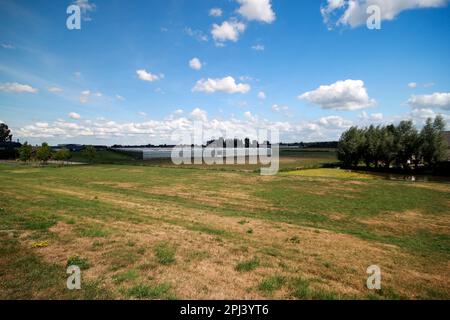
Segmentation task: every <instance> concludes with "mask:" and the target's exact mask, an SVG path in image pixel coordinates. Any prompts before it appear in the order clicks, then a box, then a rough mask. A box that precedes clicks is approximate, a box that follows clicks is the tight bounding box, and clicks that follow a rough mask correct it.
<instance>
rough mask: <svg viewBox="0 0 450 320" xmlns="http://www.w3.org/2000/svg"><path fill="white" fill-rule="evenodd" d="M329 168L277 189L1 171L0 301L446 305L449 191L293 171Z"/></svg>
mask: <svg viewBox="0 0 450 320" xmlns="http://www.w3.org/2000/svg"><path fill="white" fill-rule="evenodd" d="M329 160H330V161H332V160H333V159H332V157H329V156H328V155H326V154H325V155H323V154H318V155H311V154H310V155H308V156H305V155H303V156H299V155H298V154H295V155H284V156H283V158H282V167H283V168H285V171H286V172H281V173H280V174H279V175H278V176H273V177H262V176H260V175H258V174H257V173H256V172H254V171H253V168H249V170H244V171H239V170H235V169H231V168H228V167H224V168H220V170H208V168H206V167H192V168H190V169H186V168H174V167H172V166H169V165H168V164H166V163H156V164H155V163H153V165H142V166H136V165H129V164H127V163H126V161H128V160H127V159H123V161H124V162H123V163H124V164H122V165H108V164H94V165H82V166H65V167H55V166H48V167H33V166H22V165H17V164H0V179H1V181H2V183H1V184H0V199H1V200H0V229H1V230H0V241H1V246H0V298H2V299H28V298H33V299H41V298H51V299H61V298H69V299H108V298H124V299H266V298H267V299H270V298H273V299H347V298H350V299H428V298H432V299H449V298H450V282H449V277H448V273H449V271H450V267H449V261H450V260H449V258H450V210H449V209H450V197H449V194H450V184H446V183H410V182H403V181H389V180H383V179H380V178H379V177H378V178H375V177H373V176H370V175H368V174H358V173H350V172H346V171H343V170H337V169H311V170H306V171H292V172H288V170H287V169H288V168H292V170H294V169H296V168H303V167H314V166H316V165H318V164H321V163H327V162H329ZM130 161H131V160H130ZM70 264H77V265H78V266H80V267H81V269H82V290H77V291H69V290H68V289H66V279H67V276H68V275H66V273H65V271H66V266H67V265H70ZM374 264H375V265H378V266H380V268H381V270H382V290H380V291H371V290H368V289H367V288H366V279H367V276H368V275H367V274H366V268H367V267H368V266H370V265H374Z"/></svg>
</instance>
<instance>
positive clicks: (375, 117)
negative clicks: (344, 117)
mask: <svg viewBox="0 0 450 320" xmlns="http://www.w3.org/2000/svg"><path fill="white" fill-rule="evenodd" d="M358 117H359V119H360V120H365V121H367V120H370V121H375V122H377V121H382V120H383V118H384V115H383V114H382V113H372V114H370V115H369V114H367V112H365V111H363V112H361V114H360V115H359V116H358Z"/></svg>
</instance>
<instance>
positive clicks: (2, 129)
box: [0, 123, 12, 142]
mask: <svg viewBox="0 0 450 320" xmlns="http://www.w3.org/2000/svg"><path fill="white" fill-rule="evenodd" d="M11 141H12V134H11V130H9V128H8V125H7V124H6V123H0V142H11Z"/></svg>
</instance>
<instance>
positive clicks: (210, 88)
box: [192, 76, 251, 94]
mask: <svg viewBox="0 0 450 320" xmlns="http://www.w3.org/2000/svg"><path fill="white" fill-rule="evenodd" d="M250 89H251V87H250V85H248V84H245V83H236V80H234V78H233V77H230V76H228V77H225V78H222V79H220V78H219V79H211V78H208V79H207V80H205V79H201V80H199V81H197V83H196V84H195V86H194V88H193V89H192V91H193V92H206V93H214V92H224V93H229V94H233V93H247V92H248V91H250Z"/></svg>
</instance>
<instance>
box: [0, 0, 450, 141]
mask: <svg viewBox="0 0 450 320" xmlns="http://www.w3.org/2000/svg"><path fill="white" fill-rule="evenodd" d="M449 2H450V0H392V1H389V0H302V1H297V0H216V1H213V0H152V1H147V0H142V1H140V0H130V1H125V0H89V1H88V0H77V1H74V0H71V1H65V0H60V1H52V0H49V1H45V0H33V1H24V0H17V1H12V0H0V122H4V123H6V124H8V125H9V127H10V128H11V129H12V133H13V135H14V139H20V141H29V142H31V143H33V144H37V143H42V142H44V141H45V142H49V143H51V144H58V143H89V144H106V145H112V144H146V143H153V144H159V143H172V142H173V137H174V134H175V133H176V132H177V131H179V130H180V129H184V130H188V129H190V128H192V127H193V126H194V123H195V121H202V122H203V124H204V126H205V127H206V128H207V129H208V130H211V131H210V132H211V134H210V135H212V136H214V137H216V138H217V137H218V135H219V134H220V130H222V131H225V130H226V131H229V132H232V133H233V134H235V135H236V136H245V135H246V129H248V128H266V129H277V130H279V132H280V137H281V140H282V141H285V142H294V141H325V140H336V139H338V138H339V136H340V134H341V133H342V132H343V131H344V130H346V129H348V128H349V127H350V126H352V125H358V126H365V125H369V124H375V125H378V124H386V123H396V122H398V121H401V120H409V119H411V120H413V121H414V123H415V124H416V126H417V127H418V128H420V127H421V126H422V125H423V123H424V121H425V120H426V118H428V117H434V116H436V115H437V114H442V115H443V116H444V118H445V119H447V120H448V122H449V123H450V61H449V58H450V41H449V39H450V19H449V18H450V6H449ZM73 4H75V5H77V6H78V7H79V8H80V12H81V20H80V27H81V29H69V28H68V27H67V19H68V18H69V17H70V16H71V14H68V13H67V9H68V7H69V6H70V5H73ZM373 5H374V6H375V8H378V10H379V11H377V12H376V13H379V17H380V26H379V27H380V28H379V29H377V28H375V29H374V28H369V27H368V25H367V20H368V19H369V20H370V19H372V18H373V17H375V18H376V15H375V16H373V15H372V13H373V12H370V13H369V14H368V13H367V8H368V7H369V6H373ZM70 13H72V12H70ZM370 21H371V22H373V21H375V22H376V20H370ZM370 21H369V22H370ZM369 24H370V23H369ZM370 25H371V24H370ZM207 138H209V137H207Z"/></svg>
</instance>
